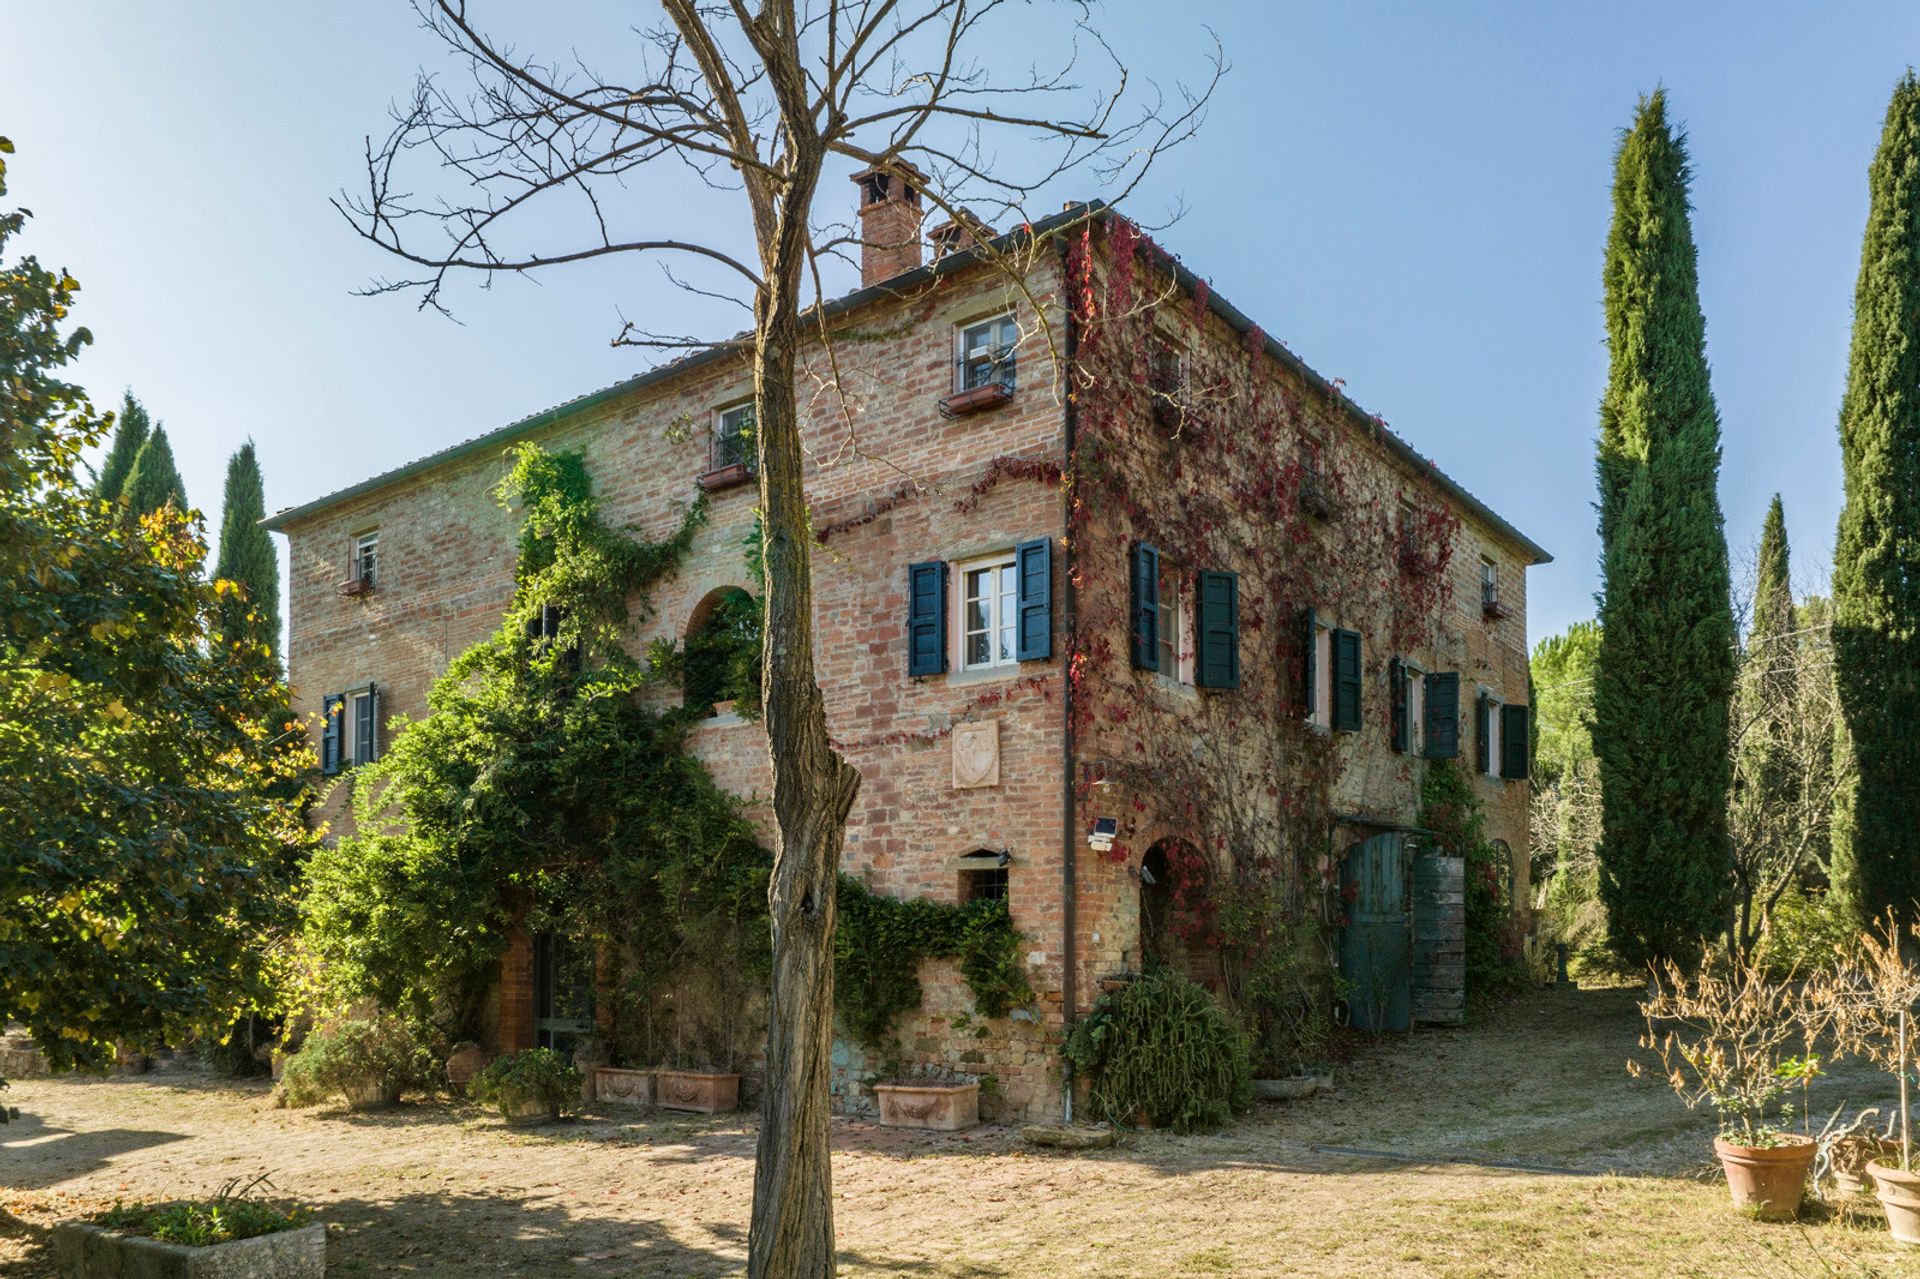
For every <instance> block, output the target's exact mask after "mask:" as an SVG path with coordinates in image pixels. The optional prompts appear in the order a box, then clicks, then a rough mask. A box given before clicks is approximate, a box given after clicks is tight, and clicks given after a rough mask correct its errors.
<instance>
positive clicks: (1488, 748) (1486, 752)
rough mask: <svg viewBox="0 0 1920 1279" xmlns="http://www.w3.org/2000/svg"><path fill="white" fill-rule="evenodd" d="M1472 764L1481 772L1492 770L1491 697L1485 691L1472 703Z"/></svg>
mask: <svg viewBox="0 0 1920 1279" xmlns="http://www.w3.org/2000/svg"><path fill="white" fill-rule="evenodd" d="M1473 766H1474V768H1475V769H1476V770H1477V771H1479V772H1482V773H1490V772H1492V771H1493V699H1492V698H1490V697H1488V696H1487V695H1486V694H1485V693H1482V694H1480V696H1479V697H1477V698H1475V699H1474V703H1473Z"/></svg>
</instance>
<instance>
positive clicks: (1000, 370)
mask: <svg viewBox="0 0 1920 1279" xmlns="http://www.w3.org/2000/svg"><path fill="white" fill-rule="evenodd" d="M1019 345H1020V326H1019V325H1017V324H1015V323H1014V322H1013V317H1012V316H1011V315H1000V316H995V317H994V318H993V319H991V320H982V321H981V322H980V323H978V324H969V325H967V326H966V327H965V328H963V329H961V330H960V367H959V386H958V388H957V389H958V390H962V391H971V390H973V389H974V388H976V387H982V386H992V385H995V384H998V385H1000V386H1004V387H1006V388H1007V389H1008V390H1009V391H1011V390H1012V389H1013V385H1014V348H1015V347H1017V346H1019Z"/></svg>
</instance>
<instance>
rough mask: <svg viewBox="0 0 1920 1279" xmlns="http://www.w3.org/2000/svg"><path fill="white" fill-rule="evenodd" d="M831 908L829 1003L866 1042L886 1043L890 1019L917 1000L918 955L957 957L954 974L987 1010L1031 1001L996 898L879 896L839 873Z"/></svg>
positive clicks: (1009, 925)
mask: <svg viewBox="0 0 1920 1279" xmlns="http://www.w3.org/2000/svg"><path fill="white" fill-rule="evenodd" d="M838 913H839V922H838V925H837V927H836V931H835V933H834V950H833V960H834V968H833V983H834V1003H835V1005H836V1006H837V1008H838V1010H839V1013H840V1021H841V1024H842V1025H844V1026H845V1027H846V1029H847V1030H848V1032H849V1033H851V1034H852V1035H853V1037H854V1038H855V1039H858V1040H859V1041H860V1042H861V1043H862V1044H864V1045H866V1046H867V1047H869V1048H880V1047H882V1046H883V1045H886V1044H887V1043H888V1041H889V1040H890V1039H891V1037H892V1034H893V1024H894V1022H895V1020H896V1019H897V1018H898V1017H899V1016H900V1015H901V1014H902V1013H905V1012H907V1011H909V1010H911V1009H914V1008H918V1007H919V1006H920V1000H921V990H920V962H921V961H922V960H924V959H958V960H959V961H960V975H961V976H962V977H964V978H965V979H966V982H967V987H968V989H969V990H971V991H972V992H973V997H974V1000H975V1002H976V1003H977V1004H978V1006H979V1010H980V1011H981V1012H982V1013H984V1014H986V1015H987V1016H989V1017H1004V1016H1006V1015H1007V1013H1009V1012H1010V1011H1012V1010H1013V1009H1014V1008H1017V1007H1021V1006H1024V1005H1026V1004H1029V1003H1031V1002H1033V987H1032V986H1031V985H1030V984H1029V983H1028V982H1027V976H1026V973H1025V972H1024V971H1023V970H1022V969H1021V967H1020V934H1019V932H1017V931H1016V930H1015V929H1014V927H1013V918H1012V916H1011V915H1010V914H1008V912H1007V904H1006V902H1004V901H987V900H982V901H971V902H966V903H963V904H961V905H958V906H950V905H947V904H945V903H942V902H935V901H929V900H927V899H926V898H924V897H909V898H896V897H882V896H880V895H879V894H877V893H874V892H872V891H871V890H869V889H868V888H867V886H866V885H865V884H863V883H861V882H860V881H859V880H857V879H855V878H853V877H852V876H850V875H842V876H841V877H840V891H839V899H838Z"/></svg>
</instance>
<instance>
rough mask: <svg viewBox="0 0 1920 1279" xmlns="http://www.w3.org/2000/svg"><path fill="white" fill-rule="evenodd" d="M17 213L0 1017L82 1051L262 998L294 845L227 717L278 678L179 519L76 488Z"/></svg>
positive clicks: (246, 717) (78, 444) (259, 765)
mask: <svg viewBox="0 0 1920 1279" xmlns="http://www.w3.org/2000/svg"><path fill="white" fill-rule="evenodd" d="M11 150H12V148H11V146H10V145H9V144H8V143H6V141H5V140H4V139H0V156H4V155H5V154H8V153H10V152H11ZM5 176H6V171H5V168H4V161H0V194H3V193H4V191H5ZM25 217H26V215H25V214H24V213H23V212H19V211H14V212H7V213H3V214H0V262H4V266H0V445H4V447H0V1022H4V1021H19V1022H22V1023H24V1024H25V1025H26V1027H27V1029H28V1030H29V1031H30V1032H31V1034H32V1035H33V1038H34V1040H35V1042H36V1043H37V1044H38V1045H39V1046H40V1048H41V1050H42V1051H43V1052H44V1053H45V1054H46V1056H47V1058H48V1059H49V1061H50V1062H51V1063H52V1064H53V1065H54V1066H56V1067H67V1066H73V1065H82V1066H86V1065H100V1064H103V1063H106V1062H109V1061H111V1060H112V1057H113V1052H114V1047H115V1045H116V1044H117V1043H122V1042H131V1043H133V1044H135V1045H137V1046H150V1045H155V1044H159V1043H162V1042H179V1041H180V1040H181V1039H184V1038H186V1037H188V1036H191V1035H195V1034H201V1033H215V1032H219V1031H224V1029H225V1026H226V1024H227V1023H229V1022H230V1021H231V1018H232V1016H233V1014H234V1012H235V1010H237V1009H239V1008H241V1007H243V1006H245V1005H246V1004H247V1003H248V1002H249V1001H252V1000H255V999H258V998H260V997H261V996H262V995H263V993H264V992H263V987H264V984H265V978H264V974H263V972H262V971H261V967H260V962H259V956H260V947H259V945H258V941H259V938H260V937H261V935H262V934H263V933H265V932H267V931H269V930H271V929H272V928H273V927H275V926H276V925H277V924H278V923H279V922H281V920H282V911H283V908H284V905H285V902H286V893H285V887H286V884H287V872H288V870H289V869H290V866H291V862H292V860H293V859H294V858H295V857H297V856H298V855H299V853H300V851H301V849H302V847H303V845H304V842H305V840H306V835H305V832H304V831H303V830H302V828H301V824H300V822H299V819H298V815H297V812H296V809H295V805H294V804H293V803H292V802H291V801H287V800H280V799H273V798H269V797H268V795H267V794H266V791H267V789H268V787H269V786H270V785H272V784H273V783H274V782H275V781H277V780H279V779H281V778H284V777H286V776H288V775H290V774H291V773H292V772H293V771H295V770H297V768H298V767H299V759H298V756H297V754H296V753H295V752H294V751H292V750H291V749H289V748H288V747H286V746H284V745H277V744H275V743H276V740H280V741H284V735H279V736H278V737H277V735H276V733H275V732H273V731H270V729H274V728H278V727H279V726H270V725H268V724H265V723H263V722H262V721H261V720H260V719H259V718H258V717H257V716H255V715H253V714H251V713H249V711H248V710H247V709H246V708H248V707H252V706H259V705H263V704H265V703H266V702H267V701H268V700H269V699H271V698H273V697H275V696H280V697H283V696H284V691H283V689H282V686H281V685H279V683H278V674H277V671H276V670H275V669H274V667H273V665H272V663H271V662H270V661H267V660H265V659H264V657H262V658H259V659H255V658H251V657H249V656H247V655H245V654H242V655H238V656H232V655H226V654H216V653H214V652H212V651H211V644H210V639H211V636H212V633H213V628H214V626H215V622H216V618H217V615H218V603H219V597H220V592H219V591H218V590H217V588H216V587H214V586H213V585H212V584H210V583H207V582H206V581H204V580H202V579H201V577H200V575H199V572H198V565H199V564H200V562H201V561H202V559H203V558H204V557H205V554H206V548H205V546H204V544H203V542H202V541H201V539H200V537H199V536H198V534H197V531H196V529H195V528H194V527H193V526H191V525H190V524H189V523H188V522H187V519H186V517H185V515H184V514H183V513H182V512H181V511H179V510H178V509H173V510H165V511H162V512H161V513H159V514H156V515H153V516H150V517H148V518H147V519H145V520H140V521H130V520H126V519H123V518H119V517H118V516H117V514H116V513H115V512H113V511H111V510H110V509H109V508H107V507H105V506H103V505H102V504H101V503H100V502H99V501H98V500H97V498H96V497H95V496H94V495H93V494H92V493H91V492H89V491H87V489H85V488H84V487H83V486H82V484H81V482H80V480H79V478H78V472H79V468H80V465H81V460H80V459H81V454H82V452H83V450H85V449H87V448H90V447H93V446H95V445H97V444H98V443H99V441H100V439H101V437H102V436H103V435H104V433H105V432H104V425H105V424H104V423H103V422H102V420H101V418H100V416H99V415H98V414H96V413H95V411H94V409H93V407H92V406H91V405H90V404H89V403H88V401H87V398H86V395H85V393H84V392H82V391H81V390H80V389H79V388H78V387H77V386H75V385H73V384H71V383H68V382H65V381H62V380H61V379H60V376H59V374H60V372H61V370H62V369H63V368H64V367H65V366H66V365H67V364H69V363H70V362H71V361H72V360H73V359H74V358H75V357H76V356H77V355H78V354H79V351H80V349H81V347H82V346H84V345H85V344H86V342H87V341H89V340H90V339H89V335H88V334H87V332H86V331H85V330H84V329H73V330H72V331H70V332H63V331H62V325H63V324H64V322H65V321H66V320H67V318H68V316H69V313H70V311H71V308H72V303H73V296H74V293H75V291H76V290H77V289H78V287H79V286H78V285H77V284H76V283H75V282H74V281H73V279H72V278H71V277H70V276H67V275H66V274H65V273H64V272H58V271H49V270H47V269H45V268H43V267H42V266H41V265H40V264H39V262H38V261H37V260H35V259H34V258H31V257H23V258H19V259H16V260H11V261H9V260H6V258H5V252H6V250H7V248H8V245H9V242H10V241H11V240H12V238H13V237H14V236H15V235H16V234H18V233H19V231H20V229H21V228H22V226H23V225H24V223H25Z"/></svg>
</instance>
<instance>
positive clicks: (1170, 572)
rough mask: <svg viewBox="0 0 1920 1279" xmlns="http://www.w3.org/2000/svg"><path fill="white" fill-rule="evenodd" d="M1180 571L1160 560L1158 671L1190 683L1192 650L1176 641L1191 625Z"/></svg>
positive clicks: (1163, 675)
mask: <svg viewBox="0 0 1920 1279" xmlns="http://www.w3.org/2000/svg"><path fill="white" fill-rule="evenodd" d="M1181 578H1182V574H1181V572H1180V570H1179V569H1177V568H1175V567H1173V566H1172V565H1170V564H1168V563H1167V561H1166V559H1165V558H1164V557H1163V558H1162V559H1161V561H1160V667H1159V670H1160V674H1161V676H1162V677H1163V678H1165V679H1169V680H1172V681H1174V682H1175V683H1180V684H1191V683H1193V660H1192V657H1193V655H1192V653H1191V652H1187V653H1182V652H1181V651H1180V643H1181V641H1182V639H1184V638H1185V637H1186V635H1187V632H1188V629H1189V628H1190V627H1191V626H1192V621H1193V619H1192V618H1191V617H1189V616H1188V613H1187V593H1186V592H1185V591H1183V590H1181V589H1180V584H1181Z"/></svg>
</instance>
